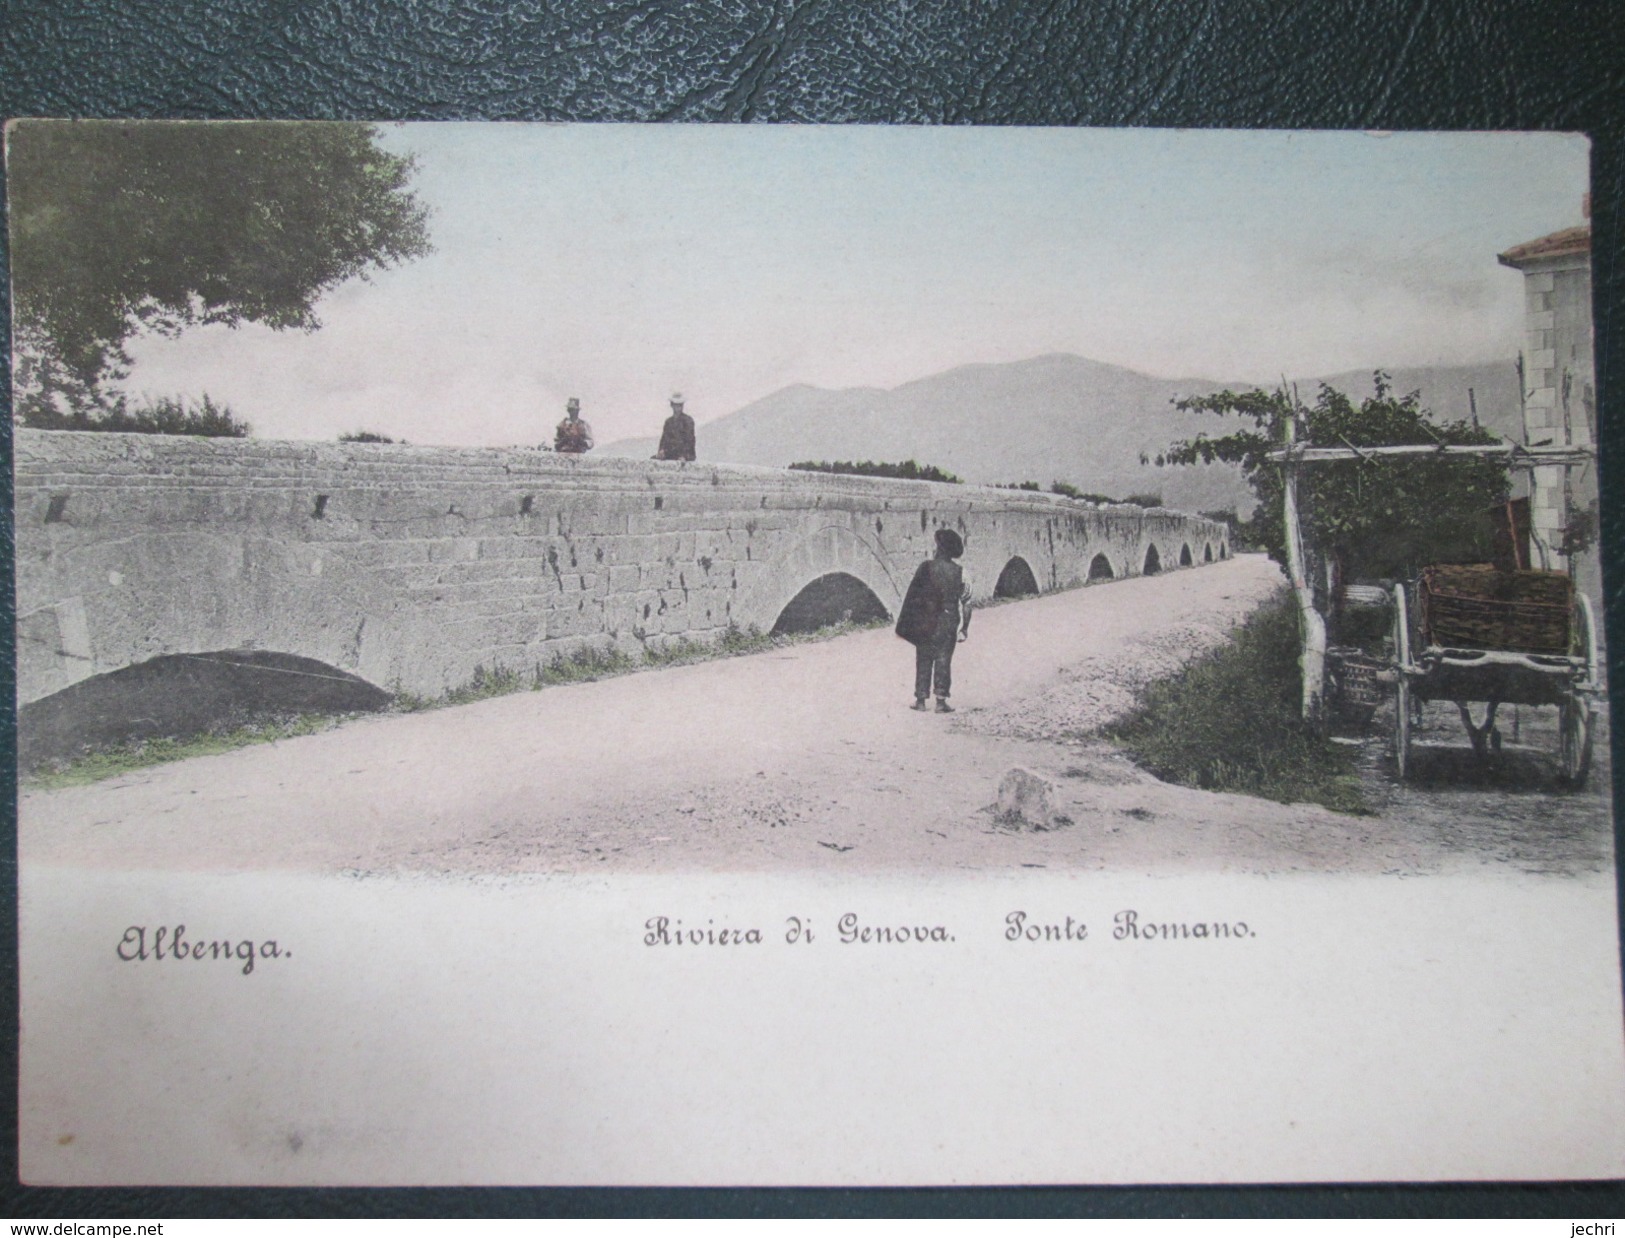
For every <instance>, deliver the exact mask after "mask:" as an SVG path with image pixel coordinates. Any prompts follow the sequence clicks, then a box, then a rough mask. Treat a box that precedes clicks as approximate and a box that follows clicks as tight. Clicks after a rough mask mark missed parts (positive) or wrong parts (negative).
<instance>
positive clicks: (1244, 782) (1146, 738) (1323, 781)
mask: <svg viewBox="0 0 1625 1238" xmlns="http://www.w3.org/2000/svg"><path fill="white" fill-rule="evenodd" d="M1301 694H1302V688H1301V685H1300V681H1299V677H1298V622H1297V615H1296V613H1295V612H1294V610H1293V608H1292V605H1291V603H1290V599H1289V598H1288V596H1287V595H1286V594H1285V592H1282V593H1281V594H1279V595H1277V596H1276V597H1275V598H1274V599H1272V600H1271V601H1270V602H1268V603H1267V604H1266V605H1264V606H1263V607H1261V608H1260V609H1259V610H1258V611H1256V612H1255V613H1254V614H1253V615H1252V616H1251V617H1250V618H1249V619H1248V620H1247V622H1246V623H1245V624H1244V625H1243V626H1242V627H1240V628H1239V629H1237V631H1236V633H1235V636H1234V639H1233V640H1232V642H1231V643H1230V644H1229V645H1226V646H1225V647H1223V648H1222V649H1219V650H1216V651H1215V652H1213V653H1211V654H1208V655H1207V656H1206V657H1203V658H1200V659H1198V660H1197V661H1195V662H1193V663H1191V664H1190V665H1189V666H1187V667H1186V668H1185V669H1184V670H1182V671H1180V672H1179V674H1177V675H1174V676H1173V677H1171V678H1169V679H1163V680H1158V681H1157V682H1155V683H1152V684H1150V685H1148V686H1147V687H1146V688H1145V690H1144V691H1143V692H1142V694H1141V697H1140V701H1139V703H1138V705H1137V706H1136V707H1135V709H1134V710H1133V711H1132V712H1131V713H1130V714H1128V715H1127V716H1126V717H1124V718H1122V719H1120V720H1119V721H1118V722H1116V723H1114V724H1113V725H1112V726H1110V727H1108V728H1107V729H1106V735H1107V736H1108V737H1109V738H1111V739H1113V740H1115V741H1116V742H1118V743H1120V744H1122V745H1123V747H1124V748H1125V749H1127V751H1128V753H1129V755H1130V756H1131V757H1132V758H1133V760H1134V762H1135V764H1137V765H1139V766H1141V767H1142V768H1144V769H1146V770H1148V771H1150V772H1151V773H1153V774H1155V775H1156V776H1157V777H1158V778H1161V779H1162V780H1163V781H1164V782H1173V783H1178V784H1179V785H1181V786H1187V787H1200V788H1201V789H1202V790H1205V791H1237V792H1241V793H1242V794H1245V795H1256V796H1258V797H1259V798H1261V799H1269V800H1276V801H1278V802H1280V803H1283V804H1291V803H1298V802H1302V801H1307V802H1310V803H1316V804H1323V805H1325V806H1326V807H1327V808H1331V809H1335V810H1336V811H1338V812H1354V813H1359V812H1364V811H1365V810H1366V809H1365V803H1364V800H1363V799H1362V798H1361V795H1360V790H1359V785H1358V781H1357V779H1356V777H1355V775H1354V768H1353V761H1352V758H1351V757H1350V756H1349V754H1348V753H1347V752H1346V751H1344V750H1343V749H1341V748H1339V747H1337V746H1336V745H1334V744H1331V743H1329V742H1327V741H1326V740H1324V739H1318V738H1316V737H1315V736H1314V735H1313V734H1312V733H1311V731H1310V730H1309V729H1308V728H1307V727H1306V726H1305V725H1304V724H1303V720H1302V717H1301V704H1302V699H1301Z"/></svg>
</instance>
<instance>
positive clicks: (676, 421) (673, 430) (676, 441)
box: [655, 391, 694, 460]
mask: <svg viewBox="0 0 1625 1238" xmlns="http://www.w3.org/2000/svg"><path fill="white" fill-rule="evenodd" d="M693 458H694V418H692V417H690V416H689V415H688V414H687V413H685V412H684V411H683V393H682V392H681V391H674V392H672V393H671V416H670V417H667V418H666V427H665V429H663V430H661V432H660V450H659V451H657V452H655V459H656V460H692V459H693Z"/></svg>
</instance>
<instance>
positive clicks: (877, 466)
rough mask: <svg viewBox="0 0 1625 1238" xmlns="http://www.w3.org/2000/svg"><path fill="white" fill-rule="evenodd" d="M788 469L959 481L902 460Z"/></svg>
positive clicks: (804, 463) (815, 463) (810, 463)
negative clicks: (894, 462)
mask: <svg viewBox="0 0 1625 1238" xmlns="http://www.w3.org/2000/svg"><path fill="white" fill-rule="evenodd" d="M790 467H791V468H792V469H795V470H796V471H797V472H801V473H845V474H848V475H850V476H853V477H896V478H900V479H901V480H903V481H942V482H947V483H949V484H950V485H955V486H957V485H959V484H960V479H959V478H958V477H955V476H954V475H953V474H952V473H950V472H948V471H946V470H945V469H939V468H938V467H937V466H936V465H934V464H916V463H914V461H912V460H904V461H903V462H902V463H901V464H883V463H876V462H875V461H873V460H835V461H833V462H831V461H827V460H798V461H796V462H795V463H794V464H792V465H791V466H790ZM1035 489H1036V487H1035Z"/></svg>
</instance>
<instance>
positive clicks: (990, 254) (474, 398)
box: [126, 123, 1589, 446]
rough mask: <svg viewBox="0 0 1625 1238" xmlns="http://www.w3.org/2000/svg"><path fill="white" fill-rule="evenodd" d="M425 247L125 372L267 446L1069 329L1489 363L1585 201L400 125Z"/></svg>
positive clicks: (1520, 182)
mask: <svg viewBox="0 0 1625 1238" xmlns="http://www.w3.org/2000/svg"><path fill="white" fill-rule="evenodd" d="M380 138H381V141H382V142H383V144H384V145H386V146H387V147H388V148H389V149H391V150H394V151H397V152H401V153H406V154H410V155H412V156H414V157H415V159H416V161H417V169H416V173H415V175H414V178H413V182H412V185H413V188H414V191H415V192H416V193H417V194H418V196H419V198H420V199H421V200H422V201H423V202H424V203H425V204H426V205H428V206H429V208H430V209H431V212H432V217H431V220H430V233H431V240H432V243H433V245H434V252H433V253H432V254H430V255H429V256H427V257H425V258H422V259H418V260H416V261H414V262H411V263H409V264H407V265H404V266H401V267H398V268H395V269H391V270H388V271H384V272H380V273H377V274H375V275H373V276H372V277H371V278H370V279H368V280H364V281H362V280H357V281H352V282H350V283H348V284H346V285H343V286H341V287H340V288H338V289H336V290H334V291H333V292H332V293H330V294H329V295H328V296H327V297H325V298H324V299H323V300H322V301H321V302H320V303H319V305H318V315H319V317H320V319H321V322H322V325H321V327H320V328H319V329H318V330H316V331H314V332H310V333H305V332H300V331H283V332H276V331H272V330H270V329H268V328H264V327H259V326H255V325H248V326H243V327H240V328H238V329H235V330H233V329H229V328H226V327H208V328H199V329H194V330H191V331H188V332H186V333H184V334H183V335H182V336H181V337H179V338H178V339H174V340H165V339H161V338H156V337H152V338H149V337H142V338H138V339H137V340H136V341H135V342H134V344H133V345H132V348H131V352H132V354H133V355H134V357H135V358H136V365H135V367H134V369H133V371H132V374H131V376H130V379H129V381H128V383H127V384H126V388H127V390H129V391H130V392H131V394H133V395H136V396H140V395H143V394H145V395H151V396H161V395H176V394H182V395H187V396H191V397H194V398H195V397H196V396H199V395H201V394H203V393H204V392H207V393H208V394H209V395H210V396H211V397H212V398H214V399H215V400H216V401H222V400H223V401H225V402H226V403H227V404H229V405H230V406H231V408H232V409H233V411H234V412H236V413H237V414H238V415H239V416H240V417H243V418H245V419H247V420H248V421H249V422H251V423H252V424H253V426H254V431H255V434H256V435H257V436H259V437H264V438H293V439H329V440H330V439H333V438H335V437H337V435H338V434H339V433H341V432H344V431H354V430H360V429H366V430H371V431H374V432H378V433H383V434H388V435H391V436H393V437H395V438H397V439H406V440H409V441H411V442H414V443H440V444H467V445H490V446H501V445H512V444H536V443H541V442H550V441H551V438H552V427H553V425H554V424H555V423H556V422H557V421H558V419H559V418H560V417H561V416H562V415H563V410H564V405H565V401H566V399H567V398H569V397H570V396H576V397H579V398H580V400H581V402H582V414H583V416H585V417H586V418H587V419H588V421H590V422H591V423H592V425H593V428H594V432H595V434H596V437H597V439H598V442H599V443H600V444H604V443H608V442H610V441H612V440H614V439H617V438H623V437H630V436H647V435H656V434H658V433H659V430H660V425H661V422H662V420H663V419H664V417H665V415H666V412H667V398H668V397H669V396H670V394H671V393H672V392H673V391H674V390H680V391H681V392H682V393H683V394H684V396H685V397H686V400H687V406H688V411H689V412H690V413H691V414H693V415H694V417H695V419H696V420H697V421H699V422H701V423H704V422H705V421H708V420H711V419H713V418H716V417H720V416H723V415H725V414H727V413H731V412H733V411H735V410H736V409H738V408H740V407H742V406H743V405H745V404H748V403H749V402H751V401H752V400H755V399H758V398H760V397H762V396H765V395H768V394H770V393H771V392H774V391H776V390H779V389H780V388H782V387H785V386H789V385H791V384H795V383H807V384H811V385H814V386H820V387H828V388H839V387H863V386H871V387H888V388H889V387H895V386H898V385H900V384H902V383H906V382H909V381H912V380H914V379H917V378H924V377H926V376H928V375H931V374H935V373H939V372H941V371H943V370H946V369H950V368H952V367H954V366H957V365H963V364H967V363H973V362H1003V361H1020V360H1025V359H1027V358H1031V357H1036V356H1042V355H1044V354H1048V353H1057V352H1067V353H1075V354H1078V355H1080V356H1084V357H1088V358H1091V359H1093V360H1097V361H1104V362H1109V363H1112V364H1116V365H1122V366H1127V367H1129V368H1132V369H1136V370H1140V371H1142V372H1144V373H1148V374H1153V375H1157V376H1160V377H1165V378H1207V379H1213V380H1218V381H1234V382H1258V383H1265V384H1269V383H1273V382H1278V381H1279V379H1280V377H1281V376H1282V375H1283V374H1285V375H1288V376H1290V377H1294V378H1297V377H1310V376H1314V375H1323V374H1331V373H1335V372H1338V371H1344V370H1351V369H1370V368H1375V367H1378V366H1383V367H1392V368H1398V367H1403V366H1422V365H1433V364H1458V363H1468V362H1478V361H1486V360H1502V359H1505V360H1511V359H1512V358H1514V357H1515V356H1516V355H1517V352H1518V348H1519V345H1520V342H1521V336H1522V313H1523V298H1522V281H1521V277H1520V276H1519V275H1518V274H1517V273H1516V272H1514V271H1512V270H1510V269H1508V268H1506V267H1503V266H1500V265H1499V264H1498V263H1497V262H1496V259H1495V255H1496V254H1497V253H1498V252H1501V251H1502V250H1505V249H1507V248H1509V247H1510V246H1512V245H1516V244H1519V243H1521V242H1523V241H1528V240H1532V239H1534V238H1536V237H1538V236H1543V235H1545V234H1546V233H1549V232H1553V231H1556V230H1557V229H1559V228H1565V227H1571V226H1573V225H1575V224H1579V223H1581V222H1583V221H1584V220H1583V215H1582V207H1581V197H1582V194H1583V193H1584V191H1585V189H1586V186H1587V175H1588V158H1589V145H1588V143H1587V142H1586V140H1585V139H1584V138H1583V137H1580V136H1577V135H1560V134H1499V133H1493V134H1492V133H1478V134H1391V135H1381V134H1363V133H1282V132H1244V131H1217V130H1206V131H1203V130H1148V129H1114V130H1108V129H1021V128H971V127H945V128H926V127H901V126H898V127H886V126H873V127H871V126H768V125H530V124H447V123H437V124H415V125H390V126H383V127H381V128H380Z"/></svg>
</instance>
